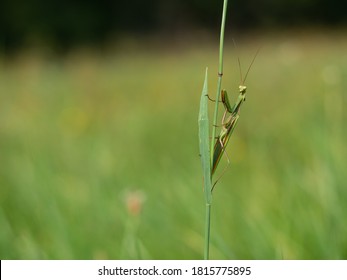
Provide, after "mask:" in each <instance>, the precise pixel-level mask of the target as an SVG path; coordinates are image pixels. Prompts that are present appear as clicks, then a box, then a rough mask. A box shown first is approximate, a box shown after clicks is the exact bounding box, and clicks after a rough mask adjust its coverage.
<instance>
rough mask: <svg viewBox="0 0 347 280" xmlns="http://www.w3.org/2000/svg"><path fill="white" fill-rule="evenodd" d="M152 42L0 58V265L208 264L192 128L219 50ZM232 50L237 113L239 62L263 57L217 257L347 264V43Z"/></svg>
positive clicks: (226, 194) (257, 38)
mask: <svg viewBox="0 0 347 280" xmlns="http://www.w3.org/2000/svg"><path fill="white" fill-rule="evenodd" d="M227 36H228V35H227ZM213 41H214V42H217V40H213ZM159 42H160V41H158V42H157V44H150V43H148V44H146V43H141V44H140V43H139V42H133V43H131V42H130V44H129V45H125V47H124V46H123V48H118V49H117V48H115V50H114V51H108V52H105V53H101V52H96V51H93V50H92V49H85V50H78V51H77V50H76V51H75V52H71V53H70V55H68V56H66V57H65V58H63V59H58V58H52V57H51V58H49V57H46V56H43V55H41V54H40V53H39V52H22V53H21V54H20V55H18V56H16V57H15V58H12V59H11V60H7V59H5V58H1V60H0V100H1V102H0V159H1V160H0V165H1V168H0V203H1V206H0V258H1V259H141V258H145V259H201V258H202V252H203V223H204V198H203V193H202V173H201V166H200V159H199V155H198V135H197V117H198V106H199V98H200V94H201V90H202V84H203V78H204V71H205V67H206V66H208V67H209V77H210V78H209V89H210V94H211V95H212V96H214V95H215V87H216V80H217V75H216V73H217V62H218V46H217V45H216V44H211V43H206V42H204V43H201V42H196V43H194V42H189V43H184V44H172V45H171V46H169V45H168V44H164V46H162V45H161V44H160V43H159ZM138 43H139V45H138V46H136V44H138ZM237 45H238V47H237V49H235V47H234V46H233V44H232V43H231V42H229V43H227V45H226V48H225V71H224V72H225V75H224V78H223V79H224V80H223V87H224V88H226V89H227V90H228V92H229V94H231V95H232V98H233V100H234V99H235V98H236V96H237V89H238V85H239V81H240V78H239V69H238V64H237V56H239V57H240V59H241V63H242V66H243V69H242V70H243V72H245V71H246V69H247V67H248V65H249V63H250V61H251V59H252V58H253V55H254V54H255V52H256V50H257V48H258V47H259V46H261V51H260V53H259V55H258V57H257V59H256V62H255V64H254V65H253V68H252V69H251V72H250V74H249V77H248V80H247V82H246V85H247V86H248V92H247V102H246V103H245V105H244V107H243V108H242V110H241V118H240V122H239V124H238V127H237V128H236V131H235V133H234V135H233V137H232V139H231V141H230V144H229V146H228V154H229V157H230V159H231V164H230V165H229V167H228V170H227V172H226V174H225V175H224V176H223V177H222V178H221V180H220V181H219V183H218V185H217V186H216V188H215V191H214V197H213V206H212V224H211V226H212V228H211V238H212V241H211V242H212V244H211V246H212V247H211V258H212V259H346V258H347V225H346V217H347V203H346V201H347V188H346V182H347V172H346V167H347V165H346V156H347V149H346V143H347V132H346V125H345V123H346V120H347V115H346V110H345V107H346V106H345V105H346V89H347V79H346V77H347V52H346V50H347V38H346V36H345V32H336V33H332V32H326V33H325V32H323V31H322V32H314V33H305V32H302V33H301V34H299V35H298V34H297V33H295V32H293V33H290V32H289V33H285V34H266V33H264V34H257V35H254V36H249V37H245V38H241V39H240V40H237ZM212 107H213V104H211V109H212ZM221 164H222V167H220V168H224V166H226V164H227V163H226V160H225V159H224V160H223V161H222V163H221ZM223 165H224V166H223ZM129 201H130V202H129Z"/></svg>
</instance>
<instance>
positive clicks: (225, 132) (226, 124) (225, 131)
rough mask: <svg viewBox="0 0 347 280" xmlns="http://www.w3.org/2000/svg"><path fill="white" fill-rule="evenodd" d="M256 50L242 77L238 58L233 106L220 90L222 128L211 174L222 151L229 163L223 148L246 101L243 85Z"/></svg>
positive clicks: (245, 88) (224, 92)
mask: <svg viewBox="0 0 347 280" xmlns="http://www.w3.org/2000/svg"><path fill="white" fill-rule="evenodd" d="M258 52H259V49H258V51H257V52H256V54H255V56H254V58H253V60H252V62H251V64H250V66H249V67H248V70H247V73H246V76H245V78H244V79H242V73H241V64H240V59H238V63H239V69H240V75H241V85H240V86H239V96H238V98H237V100H236V102H235V104H234V105H233V106H231V105H230V101H229V98H228V94H227V91H226V90H224V89H223V90H222V91H221V99H222V101H221V102H222V103H223V105H224V108H225V111H224V114H223V118H222V128H221V131H220V133H219V136H218V137H217V139H216V143H215V145H214V151H213V158H212V167H211V175H213V174H214V172H215V171H216V169H217V167H218V164H219V162H220V160H221V158H222V156H223V154H224V153H225V154H226V156H227V159H228V164H229V158H228V155H227V153H226V151H225V148H226V146H227V145H228V142H229V139H230V136H231V134H232V133H233V131H234V129H235V127H236V124H237V121H238V119H239V113H240V108H241V106H242V104H243V103H244V102H245V101H246V90H247V87H246V86H245V85H244V83H245V81H246V79H247V76H248V73H249V70H250V69H251V67H252V65H253V62H254V60H255V58H256V57H257V55H258ZM228 113H229V114H230V115H229V116H228V118H226V116H227V114H228ZM217 181H218V180H217ZM217 181H216V182H215V183H214V185H215V184H216V183H217ZM212 189H213V188H212Z"/></svg>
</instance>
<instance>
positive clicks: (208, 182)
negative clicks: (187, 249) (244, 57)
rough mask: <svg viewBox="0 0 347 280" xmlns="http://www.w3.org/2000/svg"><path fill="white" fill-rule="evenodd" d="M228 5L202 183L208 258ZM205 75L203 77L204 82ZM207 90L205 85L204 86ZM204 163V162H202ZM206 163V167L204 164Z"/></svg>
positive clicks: (220, 45)
mask: <svg viewBox="0 0 347 280" xmlns="http://www.w3.org/2000/svg"><path fill="white" fill-rule="evenodd" d="M227 7H228V0H224V3H223V13H222V24H221V32H220V42H219V67H218V81H217V93H216V99H215V100H216V103H215V110H214V117H213V126H212V141H211V144H210V149H209V150H210V151H209V152H208V154H209V156H208V157H209V160H208V161H209V162H208V163H207V164H206V163H205V170H206V169H208V167H209V174H208V176H206V175H204V185H205V188H204V190H205V202H206V206H205V244H204V259H205V260H208V259H209V253H210V231H211V206H212V172H211V165H212V161H213V152H214V142H215V141H214V139H215V138H216V127H217V119H218V105H219V100H220V94H221V88H222V77H223V48H224V30H225V21H226V12H227ZM206 79H207V76H206V77H205V82H206ZM206 92H207V87H206ZM206 150H208V149H206ZM203 165H204V164H203ZM206 165H208V167H207V166H206Z"/></svg>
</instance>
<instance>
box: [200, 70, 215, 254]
mask: <svg viewBox="0 0 347 280" xmlns="http://www.w3.org/2000/svg"><path fill="white" fill-rule="evenodd" d="M207 80H208V75H207V68H206V74H205V81H204V86H203V89H202V93H201V99H200V111H199V119H198V123H199V149H200V156H201V164H202V170H203V181H204V194H205V204H206V205H205V206H206V214H205V244H204V259H205V260H208V259H209V248H210V220H211V203H212V177H211V157H210V132H209V129H210V128H209V126H210V124H209V119H208V86H207Z"/></svg>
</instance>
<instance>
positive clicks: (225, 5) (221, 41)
mask: <svg viewBox="0 0 347 280" xmlns="http://www.w3.org/2000/svg"><path fill="white" fill-rule="evenodd" d="M227 8H228V0H224V3H223V12H222V13H223V15H222V23H221V28H220V38H219V66H218V81H217V92H216V99H215V100H216V103H215V108H214V115H213V125H212V141H211V149H210V152H211V162H212V160H213V148H214V141H213V140H214V139H216V127H217V120H218V105H219V100H220V94H221V90H222V78H223V53H224V30H225V21H226V15H227Z"/></svg>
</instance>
